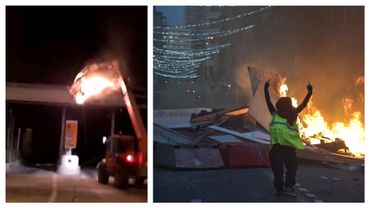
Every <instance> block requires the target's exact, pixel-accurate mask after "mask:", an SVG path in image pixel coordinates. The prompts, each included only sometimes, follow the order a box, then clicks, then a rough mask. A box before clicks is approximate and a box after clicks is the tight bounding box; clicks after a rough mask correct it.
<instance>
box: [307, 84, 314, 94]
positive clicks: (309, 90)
mask: <svg viewBox="0 0 370 208" xmlns="http://www.w3.org/2000/svg"><path fill="white" fill-rule="evenodd" d="M312 90H313V88H312V85H311V83H310V82H308V85H307V91H308V92H309V93H312Z"/></svg>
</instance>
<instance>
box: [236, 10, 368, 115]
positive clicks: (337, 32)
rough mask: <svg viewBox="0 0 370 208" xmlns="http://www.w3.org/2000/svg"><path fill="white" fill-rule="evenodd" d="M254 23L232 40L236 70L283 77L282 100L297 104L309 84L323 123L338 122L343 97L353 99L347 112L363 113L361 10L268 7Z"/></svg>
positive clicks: (362, 29) (362, 13)
mask: <svg viewBox="0 0 370 208" xmlns="http://www.w3.org/2000/svg"><path fill="white" fill-rule="evenodd" d="M255 24H256V27H255V28H254V29H253V31H252V32H250V33H245V34H243V35H241V36H242V37H240V36H238V37H236V38H234V39H233V42H232V44H233V45H232V47H231V48H232V49H231V50H232V52H231V53H232V54H233V56H234V57H235V58H234V59H235V60H236V62H235V64H234V66H235V68H236V69H237V68H239V67H240V66H245V65H247V66H250V65H257V66H263V68H269V69H275V70H276V72H277V73H279V74H281V76H284V77H287V81H286V83H287V84H288V86H289V92H288V96H291V97H296V98H297V99H298V103H300V102H302V100H303V98H304V96H305V95H306V93H307V89H306V86H307V84H308V82H309V81H310V82H311V84H312V85H313V94H314V97H313V99H314V100H313V101H314V102H315V106H316V107H317V108H318V109H320V110H321V112H322V114H323V116H325V117H326V118H328V121H329V122H334V121H340V120H343V117H344V116H345V113H344V110H343V100H345V99H346V98H348V99H350V100H353V104H352V106H351V110H352V111H353V112H354V111H359V112H361V113H362V114H363V112H364V102H363V92H364V86H363V83H364V79H363V75H364V8H363V7H272V8H270V9H269V10H268V11H266V12H265V13H264V14H263V15H261V16H260V17H259V18H257V20H256V21H255ZM235 79H236V80H237V81H238V80H240V79H241V78H240V77H238V76H237V74H236V76H235ZM354 80H355V81H354ZM238 83H240V85H243V79H241V81H238Z"/></svg>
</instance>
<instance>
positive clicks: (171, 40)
mask: <svg viewBox="0 0 370 208" xmlns="http://www.w3.org/2000/svg"><path fill="white" fill-rule="evenodd" d="M253 27H254V25H249V26H246V27H242V28H238V29H233V30H227V31H221V32H214V35H212V34H213V33H209V34H206V33H205V34H206V35H205V36H204V37H199V38H193V37H192V36H191V37H187V38H182V39H174V38H173V37H172V36H163V38H162V39H156V38H153V40H154V41H157V42H169V43H187V42H196V41H203V40H213V39H214V38H221V37H226V36H229V35H233V34H235V33H239V32H242V31H244V30H248V29H251V28H253ZM185 37H186V36H185Z"/></svg>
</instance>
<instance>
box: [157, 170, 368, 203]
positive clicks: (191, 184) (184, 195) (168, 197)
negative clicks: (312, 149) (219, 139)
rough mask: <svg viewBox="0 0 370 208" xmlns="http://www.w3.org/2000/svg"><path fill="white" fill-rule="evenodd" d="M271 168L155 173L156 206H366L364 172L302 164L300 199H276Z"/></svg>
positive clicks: (298, 180) (298, 185)
mask: <svg viewBox="0 0 370 208" xmlns="http://www.w3.org/2000/svg"><path fill="white" fill-rule="evenodd" d="M272 181H273V175H272V172H271V169H270V168H233V169H214V170H172V169H163V168H155V169H154V184H153V186H154V190H153V193H154V197H153V200H154V202H363V201H364V171H363V169H362V170H356V171H350V170H346V169H340V168H333V167H328V166H323V165H315V164H301V165H300V167H299V169H298V172H297V185H296V187H295V188H296V194H297V196H296V197H290V196H276V195H275V190H274V188H273V186H272Z"/></svg>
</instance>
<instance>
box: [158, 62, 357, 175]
mask: <svg viewBox="0 0 370 208" xmlns="http://www.w3.org/2000/svg"><path fill="white" fill-rule="evenodd" d="M248 71H249V76H250V78H251V83H250V86H251V90H252V94H253V98H252V99H251V101H250V103H249V106H243V107H239V108H235V109H212V108H193V109H170V110H155V111H154V134H153V136H154V162H155V165H157V166H162V167H169V168H193V169H205V168H224V167H249V166H253V167H265V166H269V165H270V162H269V157H268V152H269V147H270V136H269V132H268V129H269V122H270V119H271V114H270V112H269V111H268V108H267V106H266V102H265V98H264V92H263V84H264V81H265V80H269V79H270V80H271V82H270V83H274V82H278V80H280V76H279V75H278V74H276V73H274V72H272V71H267V70H260V69H256V68H251V67H249V68H248ZM276 86H277V83H276ZM270 97H271V100H272V102H273V103H275V102H276V101H277V100H278V98H279V96H278V92H277V90H276V92H274V91H273V92H270ZM338 145H339V146H338ZM342 145H343V144H342V143H341V142H340V140H336V143H333V144H324V143H322V144H321V145H316V146H314V145H311V144H309V143H308V142H307V143H306V148H305V150H303V151H298V153H297V156H298V158H299V159H301V160H304V161H311V162H312V161H313V162H320V163H327V164H332V163H336V164H338V163H343V164H345V163H349V162H351V163H353V162H355V163H359V164H361V163H363V160H359V159H354V158H350V157H343V156H342V155H338V154H335V153H333V151H332V152H330V151H328V150H331V148H332V149H335V150H337V149H336V148H337V147H340V148H343V147H342ZM344 147H345V145H344ZM323 148H324V149H323ZM325 149H327V150H325Z"/></svg>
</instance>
